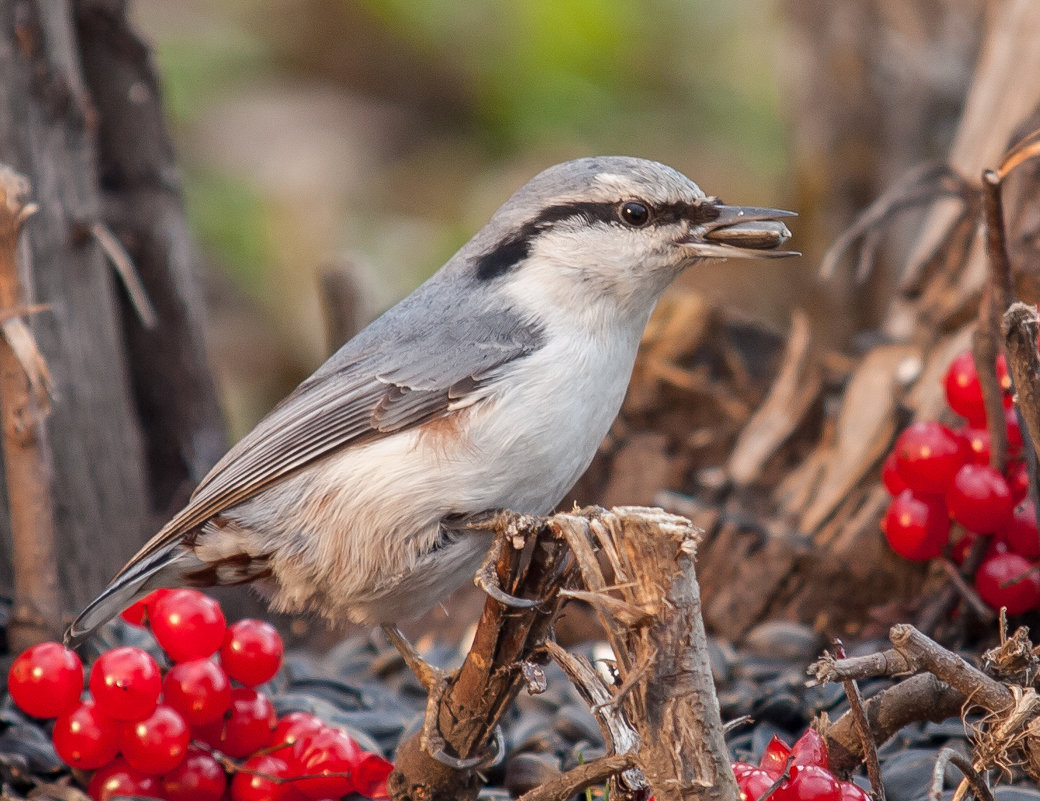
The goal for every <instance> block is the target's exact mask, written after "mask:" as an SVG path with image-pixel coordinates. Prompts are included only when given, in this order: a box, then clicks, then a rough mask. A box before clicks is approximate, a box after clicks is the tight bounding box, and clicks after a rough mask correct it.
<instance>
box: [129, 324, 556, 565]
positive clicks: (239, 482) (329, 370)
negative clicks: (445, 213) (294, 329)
mask: <svg viewBox="0 0 1040 801" xmlns="http://www.w3.org/2000/svg"><path fill="white" fill-rule="evenodd" d="M377 322H378V321H377ZM374 325H376V324H374ZM413 331H414V333H410V334H409V335H406V336H401V335H400V334H399V333H398V334H397V336H394V333H395V332H393V331H388V332H385V333H386V334H387V335H388V338H387V339H383V340H381V341H378V342H376V343H374V345H373V346H372V347H366V345H367V344H368V343H370V342H372V341H373V340H374V339H376V340H378V334H379V331H378V330H376V331H370V330H366V331H365V332H364V334H366V335H367V336H366V337H363V338H358V339H357V340H354V341H352V342H348V343H347V344H346V345H344V346H343V348H341V349H340V350H339V351H338V352H337V353H335V354H334V355H333V356H332V357H331V358H330V359H329V360H328V361H327V362H326V363H325V364H324V365H322V367H321V368H320V369H319V370H318V371H317V372H316V373H315V374H314V375H312V376H311V377H310V378H308V379H307V380H306V381H304V382H303V383H302V384H300V386H299V387H297V388H296V390H295V391H294V392H293V393H292V394H291V395H290V396H289V397H287V398H286V399H285V400H283V401H282V402H281V403H280V404H279V405H278V406H276V407H275V408H274V409H273V410H272V411H271V412H270V413H269V414H268V415H267V416H266V417H265V418H264V419H263V420H261V421H260V422H259V423H258V424H257V426H256V427H255V428H254V429H253V430H252V431H250V432H249V433H248V434H246V436H245V437H243V438H242V440H240V441H239V442H238V443H237V444H236V445H235V446H234V447H233V448H231V450H229V451H228V453H227V454H226V455H225V456H224V458H222V459H221V460H220V461H219V462H218V463H217V464H216V466H214V468H213V469H212V470H211V471H210V472H209V473H208V474H207V475H206V477H205V478H204V479H203V480H202V481H201V483H200V484H199V486H198V487H197V488H196V490H195V493H194V494H193V495H192V497H191V500H190V501H189V502H188V505H187V506H185V508H184V509H182V510H181V511H180V512H179V513H178V514H177V515H176V516H175V517H174V518H173V519H172V520H170V522H169V523H167V524H166V526H164V527H163V528H162V530H161V531H159V532H158V533H157V534H156V535H155V536H154V537H153V538H152V539H151V540H149V541H148V542H147V543H146V544H145V545H144V547H142V548H141V550H140V551H138V553H137V554H135V555H134V557H133V558H132V559H131V560H130V562H129V563H128V564H127V566H126V567H124V568H123V570H122V571H120V573H119V575H120V576H121V575H123V573H125V572H126V571H127V570H128V569H129V568H130V567H132V566H133V565H134V564H136V563H138V562H139V561H140V560H141V559H144V558H146V557H148V556H149V555H151V554H153V553H155V552H156V551H159V550H160V549H162V548H163V547H165V546H166V545H168V544H169V543H171V542H172V541H174V540H176V539H177V538H178V537H181V536H182V535H184V534H185V533H186V532H188V531H190V530H191V529H193V528H195V527H196V526H198V525H200V524H202V523H204V522H205V521H206V520H208V519H209V518H211V517H213V516H214V515H216V514H218V513H220V512H221V511H223V510H225V509H227V508H229V507H231V506H234V505H235V504H238V503H241V502H242V501H245V500H246V499H248V498H250V497H252V496H253V495H256V494H257V493H258V492H260V491H261V490H263V489H264V488H265V487H267V486H269V485H271V484H272V483H274V482H276V481H278V480H279V479H281V478H283V477H285V476H287V475H289V474H291V473H292V472H294V471H296V470H298V469H300V468H301V467H304V466H305V465H307V464H309V463H311V462H313V461H315V460H316V459H319V458H321V457H323V456H327V455H329V454H331V453H334V452H336V451H338V450H340V449H341V448H344V447H347V446H350V445H356V444H360V443H363V442H368V441H371V440H373V439H377V438H379V437H383V436H387V435H389V434H393V433H395V432H398V431H402V430H405V429H408V428H412V427H414V426H418V425H420V424H422V423H423V422H426V421H427V420H430V419H433V418H435V417H438V416H443V415H445V414H449V413H451V409H452V408H453V406H454V405H455V404H458V403H459V402H461V401H464V400H465V398H466V396H467V395H470V394H471V393H473V392H475V391H479V389H480V388H481V387H482V386H483V385H484V384H485V383H486V382H487V380H488V378H489V377H492V376H493V374H494V372H495V370H496V369H497V368H499V367H501V366H502V365H504V364H506V363H508V362H511V361H513V360H515V359H518V358H521V357H523V356H525V355H526V354H528V353H530V352H531V351H532V350H533V349H535V348H536V347H537V346H538V343H539V341H540V336H541V335H540V332H539V331H538V329H537V328H535V327H533V326H531V325H525V324H524V323H523V322H522V321H520V320H519V318H516V319H514V318H512V317H511V316H510V315H503V314H498V315H494V316H491V315H487V316H482V317H474V318H471V319H469V320H467V321H464V322H463V324H462V325H461V326H460V325H458V324H456V325H454V326H452V327H451V328H450V329H448V330H445V329H444V328H441V327H437V326H433V327H431V329H430V330H428V331H424V330H422V329H421V327H420V328H418V329H413Z"/></svg>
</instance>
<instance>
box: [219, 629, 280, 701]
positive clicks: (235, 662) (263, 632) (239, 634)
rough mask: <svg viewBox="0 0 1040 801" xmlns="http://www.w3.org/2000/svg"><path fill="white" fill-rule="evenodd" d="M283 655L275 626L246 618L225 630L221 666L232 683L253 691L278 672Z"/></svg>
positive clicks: (221, 647)
mask: <svg viewBox="0 0 1040 801" xmlns="http://www.w3.org/2000/svg"><path fill="white" fill-rule="evenodd" d="M282 651H283V646H282V638H281V637H280V636H279V634H278V630H277V629H276V628H275V627H274V626H272V625H271V624H270V623H265V622H264V621H263V620H253V619H250V618H247V619H245V620H239V621H238V622H237V623H232V624H231V625H230V626H228V629H227V633H226V634H225V635H224V644H223V645H221V646H220V662H221V664H222V665H223V666H224V670H226V671H227V674H228V675H229V676H230V677H231V678H233V679H234V680H235V681H238V682H241V683H242V684H245V685H246V686H247V687H255V686H256V685H258V684H263V683H264V682H265V681H269V680H270V679H271V678H272V677H273V676H274V674H275V673H277V672H278V668H280V667H281V666H282Z"/></svg>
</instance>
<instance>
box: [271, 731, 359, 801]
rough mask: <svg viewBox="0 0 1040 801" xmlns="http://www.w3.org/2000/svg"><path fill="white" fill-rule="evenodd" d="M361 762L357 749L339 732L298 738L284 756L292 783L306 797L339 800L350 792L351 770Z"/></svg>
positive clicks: (352, 785)
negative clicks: (294, 780)
mask: <svg viewBox="0 0 1040 801" xmlns="http://www.w3.org/2000/svg"><path fill="white" fill-rule="evenodd" d="M360 759H361V749H360V748H358V745H357V743H355V742H354V741H353V740H352V739H351V738H350V737H349V736H348V735H347V734H344V733H343V732H341V731H340V730H339V729H332V728H325V729H322V730H321V731H317V732H313V733H312V734H307V735H304V736H303V737H301V738H300V739H299V740H297V741H296V743H295V744H294V745H293V747H292V754H291V756H290V757H287V761H288V763H289V769H290V771H291V774H290V775H292V776H303V777H306V778H301V779H299V780H297V781H296V782H294V784H295V785H296V787H297V789H298V790H299V791H300V792H301V793H303V794H304V796H306V797H307V798H313V799H321V798H330V797H332V798H339V797H340V796H343V795H346V794H347V793H351V792H354V781H353V779H352V778H351V776H352V772H353V770H354V769H355V768H356V767H357V764H358V762H359V761H360Z"/></svg>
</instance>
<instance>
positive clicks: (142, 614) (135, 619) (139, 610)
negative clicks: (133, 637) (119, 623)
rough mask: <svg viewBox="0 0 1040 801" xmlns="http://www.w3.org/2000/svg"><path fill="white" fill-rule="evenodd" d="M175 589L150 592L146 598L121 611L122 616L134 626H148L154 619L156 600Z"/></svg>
mask: <svg viewBox="0 0 1040 801" xmlns="http://www.w3.org/2000/svg"><path fill="white" fill-rule="evenodd" d="M171 592H173V590H166V589H158V590H153V591H152V592H150V593H148V594H147V595H146V596H144V598H141V599H140V600H138V601H136V602H135V603H132V604H130V606H128V607H127V608H126V609H124V610H123V611H122V612H121V613H120V615H119V616H120V617H121V618H123V620H125V621H126V622H127V623H129V624H130V625H132V626H146V625H147V624H148V621H149V620H151V619H152V607H153V606H154V605H155V602H156V601H158V600H159V599H160V598H162V597H163V596H164V595H167V594H169V593H171Z"/></svg>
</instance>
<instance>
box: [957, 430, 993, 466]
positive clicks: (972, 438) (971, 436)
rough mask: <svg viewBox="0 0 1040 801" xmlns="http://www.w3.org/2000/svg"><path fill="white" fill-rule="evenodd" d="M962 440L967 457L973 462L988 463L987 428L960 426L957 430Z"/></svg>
mask: <svg viewBox="0 0 1040 801" xmlns="http://www.w3.org/2000/svg"><path fill="white" fill-rule="evenodd" d="M957 433H958V434H960V435H961V439H962V440H964V447H965V448H966V449H967V454H968V459H969V460H970V461H972V462H973V463H974V464H989V458H990V444H989V430H988V429H985V428H962V429H961V430H960V431H958V432H957Z"/></svg>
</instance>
